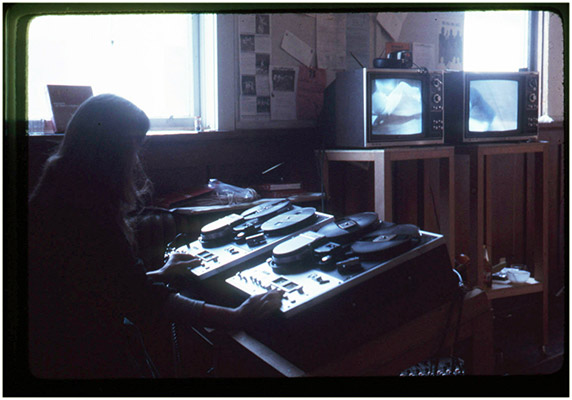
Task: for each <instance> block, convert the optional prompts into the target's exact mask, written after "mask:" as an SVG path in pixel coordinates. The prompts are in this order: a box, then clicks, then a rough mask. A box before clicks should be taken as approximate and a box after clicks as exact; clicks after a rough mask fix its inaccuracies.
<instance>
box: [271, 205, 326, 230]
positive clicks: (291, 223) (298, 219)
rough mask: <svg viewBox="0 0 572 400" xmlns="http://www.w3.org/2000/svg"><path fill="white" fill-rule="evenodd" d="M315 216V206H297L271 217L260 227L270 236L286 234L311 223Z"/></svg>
mask: <svg viewBox="0 0 572 400" xmlns="http://www.w3.org/2000/svg"><path fill="white" fill-rule="evenodd" d="M315 217H316V209H315V208H313V207H304V208H297V209H294V210H290V211H286V212H285V213H282V214H280V215H277V216H276V217H273V218H271V219H269V220H268V221H266V222H264V223H263V224H262V226H261V227H260V228H261V229H262V231H263V232H264V233H265V234H268V235H270V236H278V235H286V234H288V233H292V232H295V231H297V230H298V229H300V228H302V227H304V226H306V225H308V224H310V223H311V222H312V221H313V220H314V219H315Z"/></svg>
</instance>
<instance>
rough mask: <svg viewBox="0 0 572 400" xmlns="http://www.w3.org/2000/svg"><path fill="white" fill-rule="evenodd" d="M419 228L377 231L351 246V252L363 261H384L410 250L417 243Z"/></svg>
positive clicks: (409, 227)
mask: <svg viewBox="0 0 572 400" xmlns="http://www.w3.org/2000/svg"><path fill="white" fill-rule="evenodd" d="M420 238H421V233H420V231H419V228H418V227H417V226H415V225H411V224H401V225H394V226H392V227H389V228H388V227H385V228H381V229H377V230H375V231H373V232H371V233H369V234H367V235H365V236H364V237H362V238H361V239H360V240H358V241H356V242H355V243H353V244H352V246H351V249H352V251H353V252H354V253H355V254H356V255H358V256H359V257H360V258H361V259H364V260H377V261H384V260H387V259H390V258H393V257H397V256H398V255H400V254H403V253H404V252H406V251H408V250H410V249H411V248H413V247H414V246H416V245H417V244H418V243H419V240H420Z"/></svg>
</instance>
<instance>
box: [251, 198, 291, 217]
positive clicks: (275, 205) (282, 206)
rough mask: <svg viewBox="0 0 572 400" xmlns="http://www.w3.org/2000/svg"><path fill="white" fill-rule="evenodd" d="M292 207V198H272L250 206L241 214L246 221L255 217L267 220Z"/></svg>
mask: <svg viewBox="0 0 572 400" xmlns="http://www.w3.org/2000/svg"><path fill="white" fill-rule="evenodd" d="M291 208H292V204H291V203H290V200H286V199H280V200H272V201H268V202H266V203H262V204H259V205H257V206H255V207H252V208H249V209H248V210H246V211H244V212H243V213H242V214H240V215H241V217H243V218H244V220H245V221H250V220H253V219H258V220H263V219H264V220H266V219H269V218H272V217H274V216H276V215H278V214H281V213H283V212H285V211H288V210H290V209H291Z"/></svg>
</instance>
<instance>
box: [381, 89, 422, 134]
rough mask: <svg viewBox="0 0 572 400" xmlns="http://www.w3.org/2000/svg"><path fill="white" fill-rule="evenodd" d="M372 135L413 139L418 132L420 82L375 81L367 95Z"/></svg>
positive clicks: (419, 120) (420, 112) (420, 121)
mask: <svg viewBox="0 0 572 400" xmlns="http://www.w3.org/2000/svg"><path fill="white" fill-rule="evenodd" d="M371 111H372V116H371V119H372V129H371V132H372V134H373V135H415V134H420V133H422V132H423V130H422V111H423V103H422V101H421V81H420V80H416V79H399V78H379V79H375V81H374V82H373V87H372V94H371Z"/></svg>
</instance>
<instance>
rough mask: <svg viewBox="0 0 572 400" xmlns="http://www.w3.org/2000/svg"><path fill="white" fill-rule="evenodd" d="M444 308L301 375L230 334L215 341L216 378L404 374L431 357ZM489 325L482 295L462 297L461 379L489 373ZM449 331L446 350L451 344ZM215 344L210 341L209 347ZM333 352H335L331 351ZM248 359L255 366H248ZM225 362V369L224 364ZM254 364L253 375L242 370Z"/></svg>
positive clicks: (487, 306) (251, 342)
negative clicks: (463, 356)
mask: <svg viewBox="0 0 572 400" xmlns="http://www.w3.org/2000/svg"><path fill="white" fill-rule="evenodd" d="M449 310H450V305H449V304H445V305H442V306H440V307H438V308H437V309H434V310H432V311H430V312H428V313H426V314H424V315H422V316H420V317H419V318H416V319H414V320H412V321H410V322H408V323H407V324H405V325H403V326H401V327H399V328H398V329H395V330H392V331H391V332H388V333H387V334H385V335H382V336H380V337H378V338H375V339H374V340H371V341H369V342H367V343H365V344H362V345H361V346H359V347H357V348H355V349H354V350H353V351H351V352H350V353H346V354H345V355H344V356H343V357H341V358H338V359H336V360H334V361H333V362H330V363H329V364H327V365H323V366H320V367H319V368H316V369H313V370H303V369H302V368H300V367H299V366H297V365H295V364H294V363H293V362H291V361H290V360H288V359H286V358H285V357H283V356H282V355H280V354H278V352H276V351H275V350H274V349H271V348H270V347H268V346H266V345H265V344H263V343H261V342H260V341H258V340H256V339H255V338H254V337H252V336H251V335H249V334H248V333H246V332H245V331H238V332H233V333H231V334H230V336H229V337H227V338H226V339H227V340H226V343H225V344H224V345H222V346H221V345H220V336H219V338H218V342H219V350H218V354H219V362H218V363H217V364H218V368H219V373H218V375H217V376H219V377H260V376H267V377H270V376H281V377H291V378H295V377H308V376H313V377H324V376H328V377H331V376H346V377H356V376H398V375H399V373H400V372H401V371H403V370H404V369H406V368H408V367H410V366H412V365H415V364H416V363H418V362H421V361H424V360H426V359H428V358H430V357H431V356H433V355H434V352H435V351H436V349H437V348H438V344H439V343H440V341H441V339H442V334H443V330H442V327H443V326H445V324H446V319H447V318H448V317H449ZM492 324H493V320H492V311H491V308H490V304H489V301H488V299H487V296H486V295H485V294H484V293H483V292H482V291H481V290H479V289H476V290H473V291H471V292H469V293H467V294H466V295H465V299H464V304H463V311H462V316H461V324H460V330H459V336H458V341H459V343H461V342H467V343H468V344H469V346H468V349H469V350H468V354H467V358H466V359H465V360H464V361H465V369H466V374H467V375H491V374H492V373H493V372H494V353H493V325H492ZM453 335H454V332H453V330H452V329H451V330H449V333H448V335H447V339H446V342H445V343H446V345H447V346H450V345H451V344H452V342H453V337H454V336H453ZM216 341H217V339H215V342H216ZM333 351H335V349H333ZM253 359H254V360H255V361H256V362H253ZM224 360H228V361H229V362H230V363H231V364H229V365H226V366H225V365H224V363H223V362H222V361H224ZM253 365H256V370H252V369H250V370H248V368H245V367H246V366H250V367H252V366H253Z"/></svg>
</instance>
